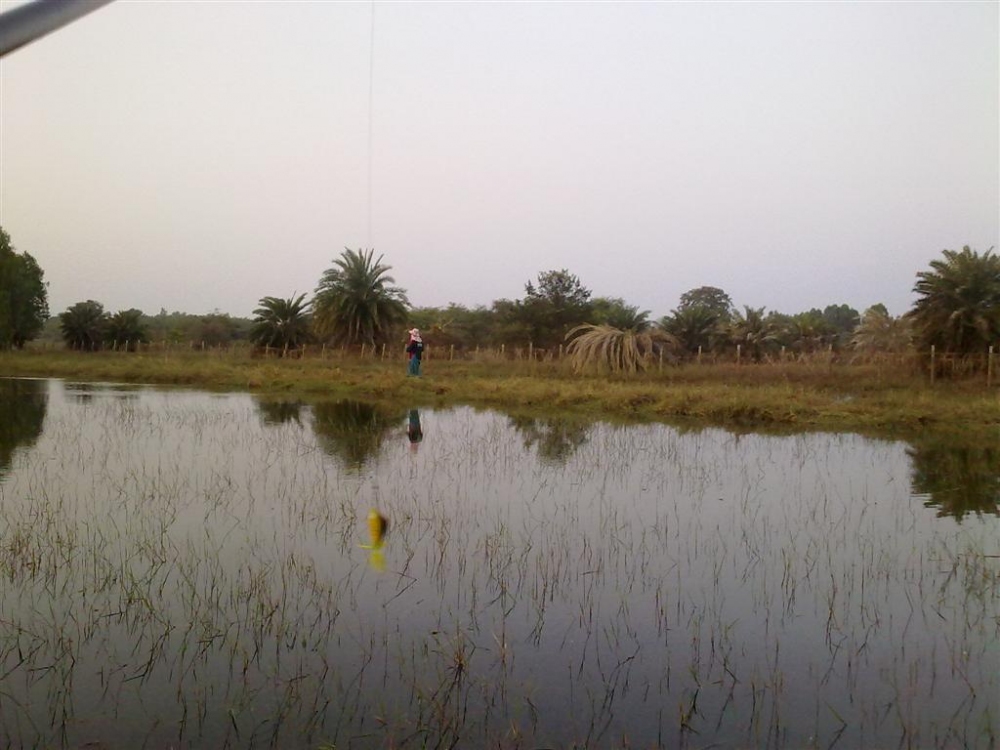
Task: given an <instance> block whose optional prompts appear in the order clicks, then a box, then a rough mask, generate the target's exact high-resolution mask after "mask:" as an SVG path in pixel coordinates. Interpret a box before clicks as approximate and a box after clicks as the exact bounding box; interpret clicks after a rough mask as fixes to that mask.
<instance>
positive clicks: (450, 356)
mask: <svg viewBox="0 0 1000 750" xmlns="http://www.w3.org/2000/svg"><path fill="white" fill-rule="evenodd" d="M453 359H455V345H454V344H452V345H451V346H450V347H448V361H449V362H450V361H451V360H453Z"/></svg>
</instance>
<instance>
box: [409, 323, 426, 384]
mask: <svg viewBox="0 0 1000 750" xmlns="http://www.w3.org/2000/svg"><path fill="white" fill-rule="evenodd" d="M406 353H407V354H409V355H410V364H409V367H408V368H407V370H406V374H407V375H413V376H414V377H418V378H419V377H420V360H421V358H422V357H423V356H424V340H423V339H422V338H420V329H419V328H412V329H410V343H408V344H407V345H406Z"/></svg>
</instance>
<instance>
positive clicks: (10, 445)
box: [0, 380, 48, 479]
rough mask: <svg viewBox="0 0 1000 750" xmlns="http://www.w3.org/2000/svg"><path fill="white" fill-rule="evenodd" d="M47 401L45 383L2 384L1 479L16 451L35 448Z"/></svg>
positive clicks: (3, 381)
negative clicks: (24, 447)
mask: <svg viewBox="0 0 1000 750" xmlns="http://www.w3.org/2000/svg"><path fill="white" fill-rule="evenodd" d="M47 401H48V384H47V383H46V381H44V380H0V479H2V478H3V476H4V474H6V473H7V470H8V469H9V468H10V464H11V459H12V458H13V457H14V451H15V450H16V449H17V448H18V447H20V446H31V445H34V444H35V441H36V440H37V439H38V437H39V435H41V434H42V424H43V423H44V422H45V411H46V405H47Z"/></svg>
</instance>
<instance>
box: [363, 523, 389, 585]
mask: <svg viewBox="0 0 1000 750" xmlns="http://www.w3.org/2000/svg"><path fill="white" fill-rule="evenodd" d="M388 531H389V519H388V518H386V517H385V516H383V515H382V514H381V513H379V512H378V511H377V510H376V509H375V508H372V509H371V510H370V511H368V539H369V543H368V544H362V545H361V548H362V549H366V550H369V552H370V554H369V556H368V562H369V563H370V564H371V566H372V568H374V569H375V570H377V571H379V572H382V571H383V570H385V555H384V554H383V552H382V545H383V544H384V543H385V535H386V533H387V532H388Z"/></svg>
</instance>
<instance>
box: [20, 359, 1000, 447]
mask: <svg viewBox="0 0 1000 750" xmlns="http://www.w3.org/2000/svg"><path fill="white" fill-rule="evenodd" d="M424 370H425V375H424V377H422V378H420V379H413V378H407V377H406V376H405V374H404V373H405V365H404V363H403V362H402V361H401V360H400V359H398V358H396V359H389V360H382V359H380V358H377V357H376V358H360V357H356V356H350V355H347V356H344V355H341V354H339V353H337V354H328V355H327V356H326V357H318V356H317V357H306V358H301V359H281V358H273V357H272V358H255V357H252V356H251V355H250V354H249V353H248V352H245V351H242V352H241V351H229V352H213V351H205V352H202V351H164V352H155V353H154V352H150V353H142V354H135V353H130V354H127V353H121V352H98V353H91V354H83V353H77V352H66V351H44V352H32V351H25V352H2V353H0V376H34V377H61V378H69V379H79V380H93V381H110V382H130V383H150V384H162V385H186V386H197V387H202V388H220V389H237V390H250V391H255V392H261V393H274V394H295V395H301V396H310V397H335V398H356V399H364V400H375V401H382V402H389V403H393V404H401V405H405V406H447V405H453V404H470V405H474V406H484V407H497V408H502V409H504V410H507V411H513V412H518V411H522V410H523V411H530V412H535V413H538V412H544V413H563V414H574V415H578V416H586V417H592V418H601V419H615V420H621V419H627V420H662V421H671V422H677V421H683V420H693V421H697V422H700V423H708V424H713V425H722V426H727V427H744V428H747V429H762V428H767V429H828V430H853V431H861V432H866V433H879V434H896V433H898V434H907V433H912V432H913V431H918V430H925V429H928V428H933V429H935V430H945V431H956V432H959V431H961V432H969V431H972V432H975V433H979V434H982V435H984V436H990V435H991V436H992V437H994V438H995V437H996V432H997V430H1000V387H997V385H996V384H994V385H993V387H991V388H987V386H986V382H985V378H978V379H976V380H975V381H973V380H967V381H961V382H956V381H938V382H936V383H931V382H929V379H928V378H927V377H926V376H925V375H922V374H921V373H919V372H914V371H913V370H912V369H901V368H889V367H878V366H876V365H847V364H844V365H833V366H831V365H829V364H824V363H822V362H816V363H801V362H789V363H782V364H767V365H732V364H713V365H695V364H691V365H683V366H667V365H664V366H663V367H662V368H659V367H654V368H653V370H652V371H651V372H648V373H646V374H642V375H638V376H635V377H632V378H622V377H610V376H608V375H598V374H591V375H577V374H574V373H573V372H572V370H571V368H570V367H569V363H568V362H531V361H526V360H500V359H497V358H493V357H483V358H481V359H477V360H455V361H449V360H437V361H435V360H431V361H429V362H427V363H425V368H424Z"/></svg>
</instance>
